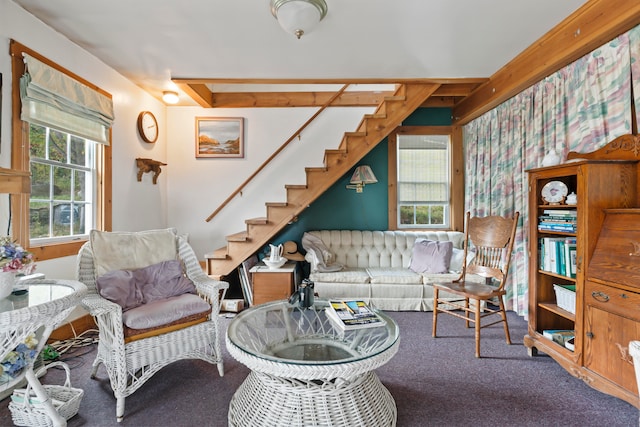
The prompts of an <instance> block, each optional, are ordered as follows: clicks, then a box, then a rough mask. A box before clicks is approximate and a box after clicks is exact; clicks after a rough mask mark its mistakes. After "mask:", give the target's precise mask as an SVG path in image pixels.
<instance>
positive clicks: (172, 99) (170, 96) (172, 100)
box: [162, 90, 180, 104]
mask: <svg viewBox="0 0 640 427" xmlns="http://www.w3.org/2000/svg"><path fill="white" fill-rule="evenodd" d="M162 100H163V101H164V102H166V103H167V104H177V103H178V101H179V100H180V97H179V96H178V92H173V91H170V90H167V91H164V92H162Z"/></svg>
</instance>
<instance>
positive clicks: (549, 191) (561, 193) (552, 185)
mask: <svg viewBox="0 0 640 427" xmlns="http://www.w3.org/2000/svg"><path fill="white" fill-rule="evenodd" d="M568 193H569V189H568V188H567V185H566V184H565V183H564V182H562V181H549V182H547V183H546V184H545V185H544V187H542V192H541V195H542V199H543V200H544V201H545V202H546V203H548V204H550V205H559V204H561V203H562V202H564V199H565V197H567V194H568Z"/></svg>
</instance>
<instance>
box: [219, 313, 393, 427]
mask: <svg viewBox="0 0 640 427" xmlns="http://www.w3.org/2000/svg"><path fill="white" fill-rule="evenodd" d="M326 307H328V304H327V302H326V301H316V303H315V305H314V306H313V307H312V308H308V309H302V308H299V307H298V306H297V305H291V304H289V303H288V302H287V301H277V302H271V303H266V304H262V305H259V306H256V307H253V308H250V309H248V310H245V311H243V312H241V313H240V314H239V315H238V316H236V317H235V319H233V321H232V322H231V324H230V325H229V328H228V330H227V336H226V343H227V349H228V350H229V353H231V355H232V356H233V357H234V358H235V359H237V360H238V361H239V362H241V363H243V364H244V365H246V366H247V367H249V368H250V369H251V373H250V374H249V375H248V376H247V378H246V379H245V381H244V382H243V383H242V385H241V386H240V387H239V388H238V390H237V391H236V393H235V394H234V396H233V398H232V399H231V403H230V405H229V416H228V421H229V425H230V426H283V425H286V426H321V425H322V426H345V427H346V426H349V427H351V426H367V427H370V426H394V425H395V424H396V418H397V412H396V404H395V401H394V400H393V397H392V396H391V393H389V391H388V390H387V389H386V388H385V387H384V386H383V385H382V383H381V382H380V380H379V379H378V377H377V375H376V374H375V373H374V372H373V370H374V369H376V368H377V367H379V366H382V365H383V364H385V363H386V362H387V361H388V360H389V359H391V357H393V355H394V354H395V353H396V352H397V350H398V345H399V331H398V325H397V324H396V323H395V321H394V320H393V319H391V318H390V317H388V316H387V315H385V314H384V313H379V314H380V316H381V317H382V318H383V319H384V320H385V322H386V324H385V325H384V326H379V327H375V328H366V329H359V330H355V331H346V332H341V331H340V330H338V329H335V328H334V327H333V325H332V324H331V322H330V321H329V319H327V317H326V315H325V312H324V310H325V308H326Z"/></svg>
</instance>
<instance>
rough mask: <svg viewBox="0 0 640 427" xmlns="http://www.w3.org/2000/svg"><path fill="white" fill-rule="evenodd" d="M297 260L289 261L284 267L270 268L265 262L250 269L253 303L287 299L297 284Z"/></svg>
mask: <svg viewBox="0 0 640 427" xmlns="http://www.w3.org/2000/svg"><path fill="white" fill-rule="evenodd" d="M296 268H297V262H296V261H288V262H287V263H286V264H284V265H283V266H282V267H279V268H273V269H272V268H269V267H267V266H266V265H265V264H264V263H262V262H261V263H260V264H257V265H255V266H253V267H252V268H251V270H249V272H250V273H251V282H252V283H253V305H258V304H262V303H265V302H269V301H276V300H281V299H287V298H289V296H291V294H292V293H293V291H294V290H295V287H296V285H297V276H298V274H296Z"/></svg>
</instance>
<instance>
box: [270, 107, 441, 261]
mask: <svg viewBox="0 0 640 427" xmlns="http://www.w3.org/2000/svg"><path fill="white" fill-rule="evenodd" d="M402 125H403V126H450V125H451V109H450V108H419V109H418V110H416V111H415V112H413V113H412V114H411V115H410V116H409V117H407V119H406V120H405V121H404V122H403V123H402ZM387 148H388V140H387V138H385V139H384V140H383V141H382V142H380V143H379V144H378V145H377V146H376V147H375V148H374V149H373V150H371V152H369V154H367V155H366V156H365V157H364V158H362V160H360V161H359V162H358V163H357V164H356V165H355V166H354V167H353V168H351V169H350V170H349V172H347V174H345V175H344V176H343V177H342V178H340V179H339V180H338V181H337V182H336V183H335V184H334V185H333V186H332V187H331V188H329V189H328V190H327V191H326V192H325V193H324V194H323V195H321V196H320V197H319V198H318V199H317V200H316V201H315V202H313V204H311V206H309V207H308V208H307V209H306V210H304V211H303V212H302V213H301V214H300V215H299V216H298V221H296V222H294V223H292V224H290V225H289V226H287V227H286V228H285V229H284V230H283V231H282V232H281V233H280V234H279V235H278V236H276V238H274V239H273V242H275V244H279V243H282V242H286V241H288V240H293V241H294V242H297V243H298V249H299V250H300V251H303V249H302V246H301V244H300V240H301V239H302V235H303V234H304V232H305V231H310V230H386V229H387V228H388V224H389V219H388V211H389V209H388V198H387V195H388V190H387V187H388V184H389V179H388V176H389V175H388V172H389V171H388V155H387ZM360 165H369V166H371V169H372V170H373V173H374V174H375V176H376V178H377V179H378V183H377V184H371V185H367V186H365V188H364V192H362V193H356V191H355V190H351V189H347V188H346V186H347V185H348V184H349V179H350V178H351V175H352V174H353V171H354V170H355V168H356V167H357V166H360ZM267 251H268V245H267V247H266V248H264V249H263V251H262V252H263V253H266V252H267Z"/></svg>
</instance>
